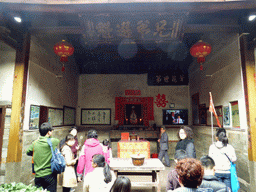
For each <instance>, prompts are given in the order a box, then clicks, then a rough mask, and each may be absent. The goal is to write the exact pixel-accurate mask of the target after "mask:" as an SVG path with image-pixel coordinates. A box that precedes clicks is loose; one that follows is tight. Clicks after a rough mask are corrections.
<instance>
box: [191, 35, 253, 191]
mask: <svg viewBox="0 0 256 192" xmlns="http://www.w3.org/2000/svg"><path fill="white" fill-rule="evenodd" d="M202 40H203V41H205V42H208V43H210V44H211V45H212V53H211V54H210V55H209V56H207V57H206V62H205V63H204V64H203V67H204V70H203V71H200V70H199V64H197V63H196V62H194V63H193V65H191V67H190V69H189V71H190V73H189V74H190V77H189V82H190V97H191V96H192V95H193V94H195V93H197V92H198V93H199V102H200V104H204V103H205V104H206V106H207V107H208V106H209V92H212V95H213V102H214V105H215V106H218V105H222V106H228V104H229V102H232V101H238V105H239V115H240V129H233V128H226V129H227V134H228V138H229V143H230V144H231V145H232V146H233V147H234V148H235V151H236V155H237V158H238V160H237V162H236V164H237V172H238V177H239V181H240V184H241V186H242V187H243V189H245V190H249V187H248V186H249V185H250V183H251V181H252V179H251V177H252V175H250V169H249V160H248V134H247V120H246V108H245V96H244V88H243V78H242V69H241V59H240V50H239V48H240V46H239V35H238V34H225V33H214V34H208V35H207V36H206V35H205V36H204V37H203V38H202ZM194 133H195V146H196V150H197V157H198V158H200V157H201V156H202V155H206V154H208V150H209V146H210V144H211V143H212V139H211V128H210V127H209V126H195V127H194ZM214 134H215V130H214ZM254 182H255V181H254ZM249 191H250V190H249Z"/></svg>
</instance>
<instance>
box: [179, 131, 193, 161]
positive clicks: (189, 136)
mask: <svg viewBox="0 0 256 192" xmlns="http://www.w3.org/2000/svg"><path fill="white" fill-rule="evenodd" d="M178 136H179V138H180V140H179V142H178V143H177V145H176V148H175V151H177V150H184V151H186V153H187V157H188V158H196V150H195V145H194V139H193V131H192V129H191V128H190V127H188V126H182V127H181V128H180V130H179V134H178Z"/></svg>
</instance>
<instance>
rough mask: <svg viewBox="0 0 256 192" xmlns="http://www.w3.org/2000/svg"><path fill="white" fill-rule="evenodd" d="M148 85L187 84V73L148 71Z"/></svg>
mask: <svg viewBox="0 0 256 192" xmlns="http://www.w3.org/2000/svg"><path fill="white" fill-rule="evenodd" d="M148 85H149V86H161V85H188V75H187V74H185V73H183V72H182V71H174V70H169V71H164V72H157V71H149V72H148Z"/></svg>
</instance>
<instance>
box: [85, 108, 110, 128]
mask: <svg viewBox="0 0 256 192" xmlns="http://www.w3.org/2000/svg"><path fill="white" fill-rule="evenodd" d="M81 125H111V109H85V108H82V109H81Z"/></svg>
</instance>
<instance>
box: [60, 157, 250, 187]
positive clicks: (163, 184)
mask: <svg viewBox="0 0 256 192" xmlns="http://www.w3.org/2000/svg"><path fill="white" fill-rule="evenodd" d="M174 167H175V162H174V161H171V167H165V170H164V171H161V172H160V180H159V181H160V184H161V192H166V183H167V175H168V173H169V172H170V170H171V169H172V168H174ZM128 177H129V178H130V179H131V181H135V180H136V181H138V178H137V177H135V176H128ZM139 179H140V180H143V181H151V179H152V178H151V177H149V176H143V177H141V176H140V177H139ZM82 189H83V184H82V183H79V184H78V186H77V187H76V190H75V192H82V191H83V190H82ZM153 191H154V190H153V189H152V188H151V187H140V188H135V187H133V188H132V192H153ZM57 192H62V187H61V186H58V190H57ZM239 192H245V191H244V190H239Z"/></svg>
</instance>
